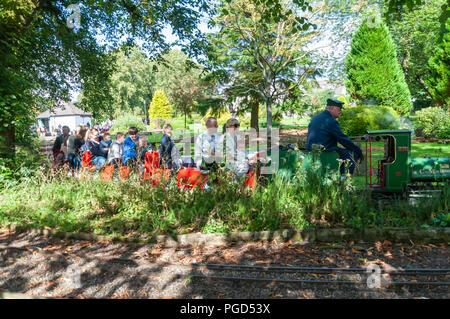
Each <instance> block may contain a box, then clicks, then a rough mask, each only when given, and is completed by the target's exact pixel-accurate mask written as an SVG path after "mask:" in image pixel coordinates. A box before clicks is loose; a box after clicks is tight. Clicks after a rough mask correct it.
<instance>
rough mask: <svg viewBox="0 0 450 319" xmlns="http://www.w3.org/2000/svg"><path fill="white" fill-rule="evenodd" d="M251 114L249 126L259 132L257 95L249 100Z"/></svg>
mask: <svg viewBox="0 0 450 319" xmlns="http://www.w3.org/2000/svg"><path fill="white" fill-rule="evenodd" d="M250 103H251V106H252V115H251V118H250V126H251V127H252V128H254V129H255V130H256V132H259V117H258V113H259V97H253V98H252V100H251V102H250Z"/></svg>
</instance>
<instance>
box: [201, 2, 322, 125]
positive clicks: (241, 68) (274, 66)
mask: <svg viewBox="0 0 450 319" xmlns="http://www.w3.org/2000/svg"><path fill="white" fill-rule="evenodd" d="M275 5H276V6H277V7H278V10H279V12H280V13H281V17H273V16H271V11H272V10H273V8H274V6H275ZM296 9H299V8H298V7H297V6H296V5H295V4H294V3H292V2H290V1H287V2H281V3H280V4H276V3H274V4H272V3H270V2H269V3H263V2H261V1H243V0H234V1H221V2H220V3H219V6H218V12H219V15H218V16H217V17H216V18H215V19H214V20H213V22H212V25H213V26H216V27H218V28H219V31H218V32H217V33H216V34H213V35H212V36H211V37H210V48H209V51H208V53H209V60H210V63H211V64H212V67H213V69H214V71H215V74H216V78H217V79H218V81H219V82H220V83H221V84H226V89H225V92H224V93H225V96H226V99H227V101H228V102H229V103H230V102H234V101H236V100H238V106H239V108H244V109H245V110H248V109H249V108H252V109H253V111H254V112H252V113H253V114H254V116H257V107H258V105H259V103H260V102H262V103H264V104H265V106H266V108H267V123H268V129H269V130H270V129H271V127H272V105H273V103H274V101H276V100H281V99H285V98H286V96H287V94H288V92H289V91H290V90H292V89H294V88H295V87H296V86H298V84H299V82H302V80H303V79H304V78H305V77H308V76H311V75H313V74H314V73H315V68H314V66H313V65H312V63H311V61H310V59H309V52H307V51H305V50H304V49H305V46H306V45H307V44H308V43H309V42H310V41H311V38H312V37H313V36H314V35H315V31H313V30H309V29H312V24H311V23H310V22H309V21H308V20H307V19H306V16H305V14H304V13H303V12H309V11H310V10H312V7H311V6H309V5H304V7H303V8H302V9H303V11H302V13H301V14H299V13H298V12H300V10H296ZM241 112H242V110H241V109H238V110H237V112H235V113H241Z"/></svg>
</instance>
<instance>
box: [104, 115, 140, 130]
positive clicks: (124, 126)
mask: <svg viewBox="0 0 450 319" xmlns="http://www.w3.org/2000/svg"><path fill="white" fill-rule="evenodd" d="M131 126H135V127H137V128H138V130H139V131H140V132H142V131H146V129H147V127H146V125H145V124H144V123H143V122H142V118H141V117H140V116H137V115H132V114H123V115H120V116H119V117H118V118H117V119H115V121H114V124H113V125H112V126H111V130H110V133H111V134H115V133H117V132H123V133H127V132H128V128H129V127H131Z"/></svg>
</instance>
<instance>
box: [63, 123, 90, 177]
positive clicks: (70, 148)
mask: <svg viewBox="0 0 450 319" xmlns="http://www.w3.org/2000/svg"><path fill="white" fill-rule="evenodd" d="M86 131H87V127H84V126H83V125H79V126H77V128H76V129H75V135H71V136H70V137H69V139H68V142H67V152H68V156H67V160H68V161H69V165H70V168H71V169H73V170H75V172H78V171H79V170H80V167H81V157H82V154H81V148H82V146H83V145H84V143H85V141H84V137H85V135H86Z"/></svg>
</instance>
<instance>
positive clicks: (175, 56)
mask: <svg viewBox="0 0 450 319" xmlns="http://www.w3.org/2000/svg"><path fill="white" fill-rule="evenodd" d="M156 69H157V71H156V72H155V73H154V78H155V89H157V90H164V92H166V93H167V95H168V98H169V100H170V101H171V103H172V105H173V106H174V109H175V111H176V112H177V113H181V114H183V115H184V118H185V121H184V122H185V128H186V126H187V121H186V118H187V116H188V115H190V114H191V113H192V112H193V111H194V110H195V107H196V106H197V105H198V100H199V99H201V98H203V97H204V95H205V94H206V90H207V89H208V88H209V87H210V83H208V81H206V80H204V79H202V73H203V71H204V70H203V69H204V67H203V66H201V65H199V64H198V63H194V62H193V61H192V60H191V59H189V57H188V56H186V55H185V54H184V53H182V52H181V51H179V50H171V51H170V52H169V53H167V54H164V55H162V56H161V58H160V59H159V62H158V64H157V65H156Z"/></svg>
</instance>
